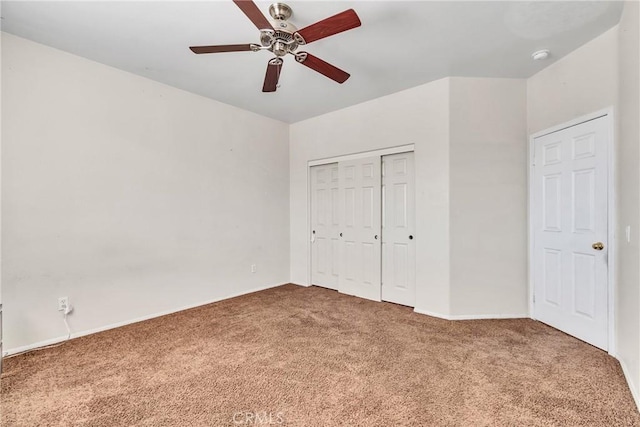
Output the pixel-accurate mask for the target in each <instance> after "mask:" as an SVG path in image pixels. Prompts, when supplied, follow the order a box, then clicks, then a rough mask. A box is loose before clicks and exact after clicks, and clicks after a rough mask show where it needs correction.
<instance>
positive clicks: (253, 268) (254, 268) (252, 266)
mask: <svg viewBox="0 0 640 427" xmlns="http://www.w3.org/2000/svg"><path fill="white" fill-rule="evenodd" d="M251 272H252V273H255V272H256V265H255V264H251Z"/></svg>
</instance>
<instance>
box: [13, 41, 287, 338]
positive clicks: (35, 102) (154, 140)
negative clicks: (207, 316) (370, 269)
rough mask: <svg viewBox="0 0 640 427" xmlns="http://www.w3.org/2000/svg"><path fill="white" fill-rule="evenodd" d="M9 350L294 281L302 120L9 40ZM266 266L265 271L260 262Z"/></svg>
mask: <svg viewBox="0 0 640 427" xmlns="http://www.w3.org/2000/svg"><path fill="white" fill-rule="evenodd" d="M2 56H3V58H2V87H3V91H2V104H3V109H2V115H3V116H2V122H3V125H4V126H3V128H2V150H3V156H2V208H3V217H2V229H3V234H2V246H3V249H4V251H3V255H4V257H3V271H2V285H3V299H4V301H3V302H4V307H5V313H4V314H5V317H4V321H5V324H4V332H5V336H4V338H5V340H4V343H5V349H16V348H19V347H22V346H29V345H33V344H34V343H39V342H43V341H47V340H55V339H58V338H60V337H62V336H64V335H65V334H66V330H65V327H64V324H63V322H62V318H61V314H60V313H59V312H58V311H57V298H58V297H59V296H69V297H70V299H71V302H72V304H73V305H74V306H75V311H74V312H73V314H72V315H71V316H70V318H69V323H70V324H71V327H72V329H73V331H74V332H83V331H88V330H92V329H96V328H103V327H106V326H108V325H112V324H116V323H119V322H127V321H130V320H132V319H136V318H140V317H145V316H150V315H153V314H156V313H160V312H167V311H174V310H177V309H180V308H182V307H185V306H191V305H197V304H201V303H204V302H207V301H211V300H216V299H221V298H224V297H228V296H231V295H235V294H242V293H247V292H249V291H251V290H254V289H257V288H263V287H266V286H273V285H278V284H282V283H286V282H288V279H289V173H288V149H289V147H288V126H287V125H286V124H285V123H281V122H278V121H275V120H272V119H268V118H265V117H262V116H258V115H255V114H253V113H249V112H246V111H243V110H240V109H237V108H234V107H230V106H227V105H224V104H221V103H219V102H216V101H212V100H210V99H206V98H203V97H200V96H196V95H193V94H190V93H187V92H183V91H180V90H177V89H175V88H171V87H168V86H165V85H162V84H160V83H157V82H153V81H150V80H147V79H144V78H142V77H138V76H135V75H133V74H129V73H126V72H123V71H120V70H117V69H114V68H110V67H107V66H104V65H101V64H98V63H95V62H91V61H89V60H86V59H83V58H80V57H76V56H73V55H70V54H67V53H64V52H61V51H58V50H54V49H51V48H49V47H45V46H42V45H39V44H35V43H33V42H30V41H27V40H24V39H20V38H17V37H15V36H12V35H8V34H3V36H2ZM251 264H256V265H257V273H255V274H252V273H251V272H250V265H251Z"/></svg>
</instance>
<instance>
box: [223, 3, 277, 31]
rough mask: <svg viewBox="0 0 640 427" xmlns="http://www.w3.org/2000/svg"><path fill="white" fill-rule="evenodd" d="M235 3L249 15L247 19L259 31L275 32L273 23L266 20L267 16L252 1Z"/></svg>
mask: <svg viewBox="0 0 640 427" xmlns="http://www.w3.org/2000/svg"><path fill="white" fill-rule="evenodd" d="M233 2H234V3H235V4H236V6H238V7H239V8H240V10H242V12H244V14H245V15H247V18H249V20H250V21H251V22H253V25H255V26H256V27H258V29H259V30H273V26H272V25H271V23H270V22H269V21H268V20H267V18H265V16H264V15H263V14H262V12H260V9H258V6H256V4H255V3H254V2H253V1H251V0H233Z"/></svg>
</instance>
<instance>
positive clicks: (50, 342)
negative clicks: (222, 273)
mask: <svg viewBox="0 0 640 427" xmlns="http://www.w3.org/2000/svg"><path fill="white" fill-rule="evenodd" d="M286 284H288V283H280V284H276V285H266V286H260V287H257V288H252V289H249V290H247V291H244V292H238V293H234V294H230V295H227V296H224V297H221V298H216V299H212V300H208V301H204V302H199V303H196V304H191V305H187V306H182V307H179V308H176V309H170V310H165V311H161V312H157V313H153V314H149V315H146V316H141V317H136V318H134V319H130V320H125V321H122V322H116V323H111V324H109V325H105V326H100V327H98V328H93V329H88V330H85V331H80V332H72V333H71V339H72V338H80V337H84V336H86V335H91V334H96V333H98V332H103V331H108V330H109V329H115V328H119V327H121V326H126V325H131V324H133V323H138V322H144V321H145V320H150V319H154V318H156V317H161V316H166V315H168V314H173V313H177V312H179V311H184V310H189V309H191V308H196V307H201V306H203V305H207V304H212V303H214V302H219V301H224V300H227V299H231V298H236V297H239V296H243V295H248V294H252V293H254V292H260V291H264V290H266V289H271V288H277V287H278V286H282V285H286ZM66 340H67V336H66V335H63V336H61V337H57V338H50V339H48V340H44V341H39V342H36V343H33V344H28V345H25V346H21V347H15V348H10V349H8V350H6V351H5V352H4V354H3V355H2V356H3V357H5V356H11V355H13V354H18V353H24V352H27V351H31V350H36V349H38V348H41V347H47V346H50V345H54V344H60V343H62V342H64V341H66Z"/></svg>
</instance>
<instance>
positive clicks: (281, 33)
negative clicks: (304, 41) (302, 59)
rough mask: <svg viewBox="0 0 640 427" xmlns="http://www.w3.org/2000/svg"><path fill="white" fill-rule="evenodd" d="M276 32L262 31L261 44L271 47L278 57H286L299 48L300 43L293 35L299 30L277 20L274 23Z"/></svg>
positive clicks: (283, 21)
mask: <svg viewBox="0 0 640 427" xmlns="http://www.w3.org/2000/svg"><path fill="white" fill-rule="evenodd" d="M272 25H273V28H274V30H262V31H261V32H260V43H262V46H265V47H269V50H270V51H272V52H273V53H274V54H275V55H276V56H284V55H286V54H287V53H290V52H293V51H295V50H296V49H297V48H298V42H297V41H296V39H295V38H294V36H293V34H294V33H295V32H297V31H298V28H297V27H296V26H295V25H293V24H290V23H289V22H287V21H285V20H282V19H276V20H275V21H273V22H272Z"/></svg>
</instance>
